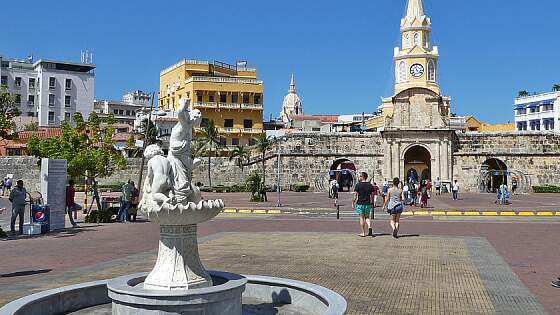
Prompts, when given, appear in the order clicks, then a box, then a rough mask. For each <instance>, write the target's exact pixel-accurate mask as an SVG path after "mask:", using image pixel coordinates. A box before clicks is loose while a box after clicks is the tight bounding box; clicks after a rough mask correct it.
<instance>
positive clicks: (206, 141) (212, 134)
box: [200, 120, 221, 188]
mask: <svg viewBox="0 0 560 315" xmlns="http://www.w3.org/2000/svg"><path fill="white" fill-rule="evenodd" d="M200 133H201V137H200V141H201V142H202V144H203V146H204V147H205V149H206V151H207V154H208V185H209V186H210V188H212V176H211V175H210V167H211V164H210V162H211V156H212V151H213V150H215V149H218V148H219V147H220V146H221V144H220V134H219V133H218V128H216V126H215V125H214V121H213V120H210V121H208V122H207V123H206V124H204V125H202V129H201V130H200Z"/></svg>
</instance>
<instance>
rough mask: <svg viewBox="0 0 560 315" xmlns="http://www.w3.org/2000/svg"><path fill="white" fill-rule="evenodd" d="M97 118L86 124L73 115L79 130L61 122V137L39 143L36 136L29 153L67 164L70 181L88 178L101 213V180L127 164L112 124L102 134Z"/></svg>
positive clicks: (76, 115)
mask: <svg viewBox="0 0 560 315" xmlns="http://www.w3.org/2000/svg"><path fill="white" fill-rule="evenodd" d="M96 115H97V114H91V115H90V117H89V118H88V121H87V123H86V122H85V121H84V120H83V118H82V115H81V114H80V113H76V114H74V121H75V122H76V127H72V126H70V124H68V123H67V122H62V123H61V125H60V127H61V129H62V135H61V136H60V137H55V138H50V139H44V140H40V139H38V138H37V137H36V136H34V137H32V138H31V139H30V140H29V142H28V145H27V147H28V151H29V153H30V154H31V155H34V156H36V157H38V158H51V159H63V160H66V161H67V163H68V175H69V176H70V177H74V178H79V177H86V178H87V180H88V181H89V182H91V183H92V188H93V193H94V199H95V201H96V202H97V207H98V209H101V202H100V200H99V191H98V188H97V187H98V185H97V182H98V179H99V178H102V177H106V176H111V175H112V174H113V173H114V172H115V171H116V170H119V169H124V168H125V167H126V160H125V159H124V157H123V156H122V154H121V153H120V152H119V151H118V150H116V149H115V148H114V141H113V140H112V136H113V133H114V128H113V124H112V123H111V122H110V120H109V122H108V127H107V129H105V131H104V134H102V133H101V130H100V129H99V121H98V120H97V119H96V117H95V116H96ZM113 120H114V118H113Z"/></svg>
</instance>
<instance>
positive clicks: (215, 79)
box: [185, 76, 263, 85]
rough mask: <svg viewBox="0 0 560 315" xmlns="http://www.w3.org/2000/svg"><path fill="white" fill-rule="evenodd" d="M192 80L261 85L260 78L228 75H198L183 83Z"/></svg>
mask: <svg viewBox="0 0 560 315" xmlns="http://www.w3.org/2000/svg"><path fill="white" fill-rule="evenodd" d="M192 82H213V83H238V84H254V85H262V84H263V81H262V80H255V79H239V78H230V77H207V76H199V77H190V78H188V79H187V80H185V84H189V83H192Z"/></svg>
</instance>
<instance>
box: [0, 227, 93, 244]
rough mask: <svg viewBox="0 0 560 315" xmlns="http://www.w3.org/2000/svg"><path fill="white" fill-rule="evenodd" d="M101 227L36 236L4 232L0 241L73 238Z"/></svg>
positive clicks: (80, 228)
mask: <svg viewBox="0 0 560 315" xmlns="http://www.w3.org/2000/svg"><path fill="white" fill-rule="evenodd" d="M98 226H101V225H91V226H88V227H77V228H69V229H64V230H58V231H53V232H49V233H47V234H37V235H19V234H16V235H13V234H11V232H6V233H7V234H8V237H7V238H4V239H1V240H0V241H4V242H6V241H15V240H28V239H36V238H41V237H48V236H51V237H53V238H61V237H71V236H74V235H76V234H78V233H83V232H89V231H97V229H95V227H98Z"/></svg>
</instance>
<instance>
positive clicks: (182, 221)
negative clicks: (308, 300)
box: [139, 99, 224, 290]
mask: <svg viewBox="0 0 560 315" xmlns="http://www.w3.org/2000/svg"><path fill="white" fill-rule="evenodd" d="M177 115H178V119H179V122H178V123H177V125H175V127H173V129H172V131H171V137H170V143H169V154H168V155H167V157H164V156H163V151H162V149H161V148H160V147H159V146H158V145H156V144H152V145H150V146H148V147H147V148H146V150H145V151H144V156H145V157H146V158H147V159H148V171H147V175H146V180H145V182H144V186H143V189H142V193H143V195H142V200H141V201H140V205H139V209H140V211H142V212H143V213H144V214H145V215H146V216H147V217H148V219H149V220H150V221H152V222H155V223H159V224H160V242H159V252H158V259H157V261H156V265H155V266H154V269H153V270H152V272H150V274H149V275H148V276H147V277H146V280H145V282H144V288H145V289H151V290H185V289H189V288H201V287H209V286H212V279H211V277H210V275H209V274H208V273H207V272H206V270H205V269H204V267H203V266H202V263H201V262H200V258H199V256H198V244H197V239H196V237H197V236H196V230H197V229H196V225H197V224H198V223H202V222H205V221H208V220H210V219H212V218H213V217H215V216H216V215H218V213H220V212H221V211H222V209H223V208H224V203H223V201H222V200H202V196H201V194H200V189H199V188H198V187H196V186H195V185H193V184H192V175H191V174H192V170H193V169H194V168H195V167H196V166H198V165H199V164H200V160H198V159H192V158H191V157H190V154H189V153H190V152H189V150H190V145H191V142H192V138H193V134H192V133H193V128H195V127H197V126H198V125H199V124H200V122H201V120H202V117H201V114H200V111H199V110H196V109H195V110H189V100H187V99H182V100H181V106H180V107H179V109H178V111H177Z"/></svg>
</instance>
